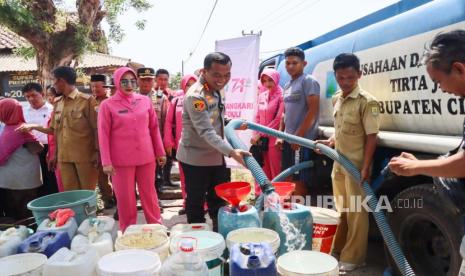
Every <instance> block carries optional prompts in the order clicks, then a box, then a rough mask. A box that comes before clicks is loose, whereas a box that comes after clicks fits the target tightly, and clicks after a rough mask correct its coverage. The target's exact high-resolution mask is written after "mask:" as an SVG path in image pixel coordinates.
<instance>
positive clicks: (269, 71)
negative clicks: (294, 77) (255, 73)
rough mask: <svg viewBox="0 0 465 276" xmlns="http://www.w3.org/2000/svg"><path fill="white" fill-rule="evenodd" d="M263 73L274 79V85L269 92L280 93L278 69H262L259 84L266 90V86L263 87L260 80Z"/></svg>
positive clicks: (281, 90)
mask: <svg viewBox="0 0 465 276" xmlns="http://www.w3.org/2000/svg"><path fill="white" fill-rule="evenodd" d="M263 75H265V76H268V77H270V78H271V79H272V80H273V81H274V84H275V87H274V89H273V91H270V94H275V93H276V92H278V93H281V94H282V93H283V89H282V88H281V86H279V79H280V76H279V72H278V71H276V70H275V69H265V70H263V72H262V74H261V75H260V85H261V86H262V87H263V89H264V90H265V91H266V90H267V88H266V87H264V86H263V84H262V82H261V79H262V77H263Z"/></svg>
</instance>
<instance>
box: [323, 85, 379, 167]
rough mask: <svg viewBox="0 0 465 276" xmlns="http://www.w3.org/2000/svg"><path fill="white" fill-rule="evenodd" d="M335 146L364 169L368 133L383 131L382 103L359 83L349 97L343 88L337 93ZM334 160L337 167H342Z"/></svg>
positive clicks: (335, 101)
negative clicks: (380, 104) (381, 129)
mask: <svg viewBox="0 0 465 276" xmlns="http://www.w3.org/2000/svg"><path fill="white" fill-rule="evenodd" d="M332 100H333V106H334V113H333V115H334V128H335V138H336V139H335V142H336V144H335V148H336V150H337V151H338V152H340V153H341V154H343V155H344V156H345V157H347V158H348V159H349V160H350V161H351V162H352V163H354V165H355V166H356V167H357V168H359V169H361V168H362V166H363V158H364V154H365V143H366V136H367V135H368V134H374V133H378V132H379V104H378V102H377V101H376V99H375V98H374V97H373V96H372V95H370V94H369V93H368V92H366V91H364V90H362V89H361V88H360V87H359V86H357V87H356V88H355V89H354V91H352V92H351V93H350V94H349V95H348V96H347V97H345V98H343V97H342V91H339V92H337V93H336V94H335V95H334V97H333V99H332ZM339 167H340V165H339V164H338V163H334V168H335V169H337V168H339Z"/></svg>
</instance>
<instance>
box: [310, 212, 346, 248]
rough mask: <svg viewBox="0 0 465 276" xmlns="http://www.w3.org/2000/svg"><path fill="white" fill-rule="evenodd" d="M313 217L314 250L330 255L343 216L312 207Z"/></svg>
mask: <svg viewBox="0 0 465 276" xmlns="http://www.w3.org/2000/svg"><path fill="white" fill-rule="evenodd" d="M310 212H311V213H312V217H313V240H312V250H313V251H320V252H323V253H327V254H329V253H330V252H331V247H332V245H333V239H334V235H335V234H336V230H337V226H338V225H339V220H340V217H341V215H340V214H339V213H338V212H336V211H334V210H331V209H326V208H319V207H310Z"/></svg>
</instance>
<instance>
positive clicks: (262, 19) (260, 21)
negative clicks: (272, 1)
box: [245, 1, 292, 30]
mask: <svg viewBox="0 0 465 276" xmlns="http://www.w3.org/2000/svg"><path fill="white" fill-rule="evenodd" d="M291 3H292V2H291V1H286V2H284V4H282V5H281V6H279V7H278V8H276V9H274V10H272V11H271V12H270V13H268V14H267V15H265V16H263V17H261V18H260V19H259V20H257V21H256V22H255V23H254V24H251V25H250V27H251V26H255V25H259V24H263V22H266V21H268V20H269V19H270V18H271V15H273V14H275V13H276V12H277V11H280V10H281V9H282V8H284V7H285V6H287V5H289V4H291ZM245 29H246V30H247V29H250V28H245Z"/></svg>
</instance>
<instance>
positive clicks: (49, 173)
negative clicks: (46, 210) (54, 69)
mask: <svg viewBox="0 0 465 276" xmlns="http://www.w3.org/2000/svg"><path fill="white" fill-rule="evenodd" d="M22 92H23V96H24V97H25V98H26V100H27V101H28V103H29V105H26V106H24V109H23V111H24V119H26V123H28V124H38V125H41V126H43V127H47V125H48V121H49V119H50V116H51V114H52V112H53V106H52V105H51V104H49V103H48V102H47V101H46V100H45V94H44V90H43V88H42V86H41V85H40V84H38V83H35V82H31V83H28V84H26V85H25V86H24V87H23V88H22ZM32 134H34V136H36V137H37V139H38V140H39V142H40V143H42V144H43V145H44V150H43V151H42V152H41V153H40V154H39V159H40V167H41V170H42V182H43V185H42V186H41V188H40V190H39V195H41V196H44V195H48V194H52V193H57V192H58V186H57V180H56V176H55V172H54V168H50V169H49V168H48V165H47V152H48V137H47V134H44V133H42V132H39V131H36V130H33V131H32Z"/></svg>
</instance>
